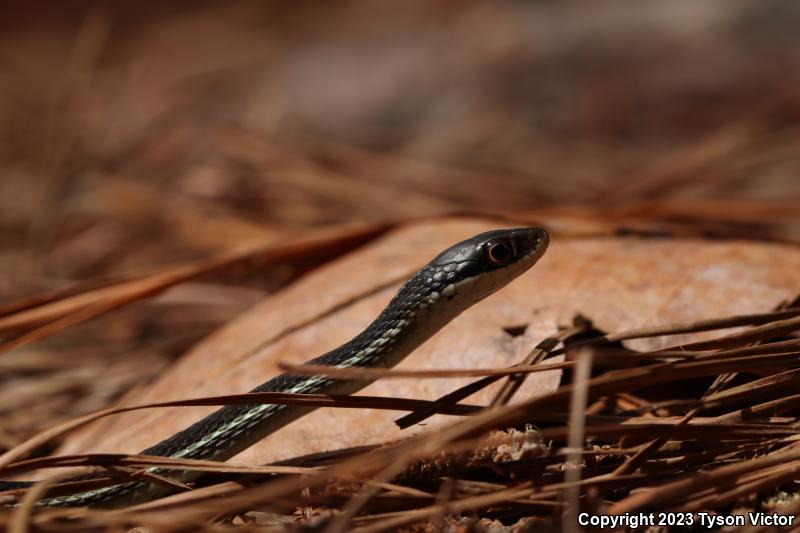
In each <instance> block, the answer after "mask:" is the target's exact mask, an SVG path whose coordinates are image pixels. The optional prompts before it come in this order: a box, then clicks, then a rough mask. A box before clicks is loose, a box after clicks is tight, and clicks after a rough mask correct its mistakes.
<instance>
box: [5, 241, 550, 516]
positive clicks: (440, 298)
mask: <svg viewBox="0 0 800 533" xmlns="http://www.w3.org/2000/svg"><path fill="white" fill-rule="evenodd" d="M548 242H549V238H548V235H547V232H546V231H544V230H542V229H539V228H516V229H506V230H495V231H489V232H486V233H482V234H480V235H476V236H475V237H472V238H471V239H467V240H465V241H462V242H460V243H458V244H455V245H454V246H451V247H450V248H448V249H446V250H445V251H443V252H442V253H440V254H439V255H438V256H436V257H435V258H434V259H433V260H432V261H431V262H430V263H428V264H427V265H425V266H424V267H423V268H422V269H421V270H420V271H419V272H417V273H416V274H414V275H413V276H412V277H411V278H410V279H409V280H408V281H406V282H405V283H404V284H403V286H402V287H401V288H400V290H399V291H398V292H397V294H396V295H395V297H394V298H393V299H392V300H391V302H390V303H389V304H388V305H387V306H386V308H385V309H384V310H383V311H382V312H381V314H380V315H379V316H378V317H377V318H376V319H375V320H374V321H373V322H372V323H371V324H370V325H369V326H368V327H367V328H366V329H365V330H364V331H362V332H361V333H359V334H358V335H357V336H356V337H355V338H353V339H352V340H350V341H349V342H346V343H345V344H343V345H341V346H339V347H338V348H336V349H334V350H332V351H330V352H328V353H326V354H324V355H321V356H319V357H317V358H315V359H312V360H310V361H308V363H309V364H315V365H331V366H337V367H376V366H383V367H387V368H388V367H392V366H394V365H396V364H397V363H399V362H400V361H402V360H403V359H404V358H405V357H406V356H407V355H408V354H409V353H411V352H412V351H413V350H414V349H415V348H417V347H418V346H419V345H420V344H422V343H423V342H425V341H426V340H427V339H429V338H430V337H431V336H432V335H433V334H434V333H436V332H437V331H438V330H439V329H441V328H442V327H443V326H444V325H445V324H447V323H448V322H449V321H450V320H452V319H453V318H455V317H456V316H458V315H459V314H461V312H463V311H464V310H465V309H467V308H468V307H470V306H471V305H472V304H474V303H476V302H478V301H480V300H482V299H483V298H485V297H486V296H488V295H490V294H492V293H493V292H495V291H497V290H498V289H499V288H501V287H503V286H505V285H506V284H508V283H509V282H510V281H512V280H513V279H514V278H516V277H517V276H519V275H520V274H522V273H523V272H525V271H526V270H528V268H530V267H531V266H533V265H534V264H535V263H536V261H537V260H538V259H539V258H540V257H541V256H542V254H543V253H544V252H545V250H546V249H547V245H548ZM369 383H371V380H345V379H331V378H327V377H324V376H296V375H290V374H282V375H279V376H276V377H274V378H272V379H270V380H268V381H266V382H265V383H263V384H261V385H259V386H258V387H256V388H255V389H253V391H252V392H291V393H321V394H353V393H355V392H358V391H359V390H361V389H362V388H364V387H366V386H367V385H368V384H369ZM314 409H315V408H314V407H309V406H299V405H274V404H251V405H228V406H225V407H223V408H221V409H219V410H217V411H215V412H214V413H212V414H210V415H208V416H207V417H205V418H203V419H202V420H200V421H198V422H196V423H194V424H192V425H191V426H189V427H188V428H186V429H184V430H183V431H180V432H178V433H176V434H175V435H173V436H171V437H169V438H167V439H165V440H163V441H161V442H159V443H158V444H156V445H155V446H152V447H150V448H148V449H146V450H144V451H143V452H141V453H142V454H143V455H156V456H164V457H176V458H184V459H210V460H220V461H221V460H226V459H228V458H230V457H233V456H234V455H236V454H238V453H239V452H241V451H243V450H245V449H246V448H248V447H250V446H252V445H253V444H255V443H256V442H258V441H259V440H261V439H263V438H264V437H266V436H267V435H269V434H271V433H273V432H275V431H277V430H278V429H280V428H281V427H283V426H285V425H286V424H289V423H290V422H292V421H294V420H297V419H298V418H300V417H302V416H304V415H306V414H308V413H309V412H311V411H313V410H314ZM149 471H150V472H153V473H156V474H159V475H162V476H169V477H171V478H173V479H177V480H179V481H181V482H188V481H192V480H193V479H196V478H197V477H198V476H199V475H200V474H199V473H196V472H190V471H167V470H164V469H159V468H151V469H149ZM12 486H19V484H15V485H11V484H7V485H6V487H5V488H10V487H12ZM3 488H4V487H3V486H2V484H0V490H2V489H3ZM167 491H168V489H166V488H165V487H164V486H163V485H155V484H153V483H150V482H148V481H133V482H125V483H122V484H119V485H114V486H110V487H104V488H99V489H94V490H91V491H87V492H82V493H78V494H73V495H68V496H59V497H53V498H49V499H46V500H43V501H42V502H41V503H42V504H43V505H46V506H97V507H118V506H122V505H129V504H133V503H140V502H144V501H148V500H151V499H154V498H156V497H159V496H161V495H163V494H164V493H166V492H167Z"/></svg>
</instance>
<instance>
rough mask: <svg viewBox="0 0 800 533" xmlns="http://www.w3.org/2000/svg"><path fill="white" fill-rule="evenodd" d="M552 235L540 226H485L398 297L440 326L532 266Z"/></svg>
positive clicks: (412, 310) (417, 276)
mask: <svg viewBox="0 0 800 533" xmlns="http://www.w3.org/2000/svg"><path fill="white" fill-rule="evenodd" d="M549 242H550V238H549V236H548V235H547V232H546V231H545V230H543V229H541V228H514V229H500V230H493V231H487V232H486V233H481V234H480V235H476V236H474V237H472V238H471V239H467V240H465V241H462V242H460V243H458V244H455V245H453V246H451V247H450V248H448V249H447V250H445V251H444V252H442V253H441V254H439V255H438V256H436V257H435V258H434V259H433V260H432V261H431V262H430V263H428V264H427V265H426V266H425V267H423V268H422V270H420V271H419V272H417V274H415V275H414V276H413V277H412V278H411V279H410V280H409V281H408V282H407V283H406V284H405V286H404V287H403V288H402V289H401V290H400V293H399V294H398V297H397V298H396V302H397V303H400V302H403V303H404V304H405V305H404V307H405V308H406V309H407V312H409V313H411V314H413V315H415V316H417V317H419V316H429V317H430V318H431V319H433V318H437V319H439V320H435V321H433V320H432V322H436V323H437V324H436V325H437V326H439V325H440V324H441V323H444V322H447V321H449V320H451V319H452V318H454V317H455V316H457V315H458V314H460V313H461V312H462V311H463V310H465V309H466V308H467V307H469V306H471V305H472V304H474V303H475V302H477V301H479V300H482V299H483V298H485V297H486V296H488V295H490V294H492V293H493V292H495V291H497V290H498V289H500V288H502V287H504V286H505V285H507V284H508V283H509V282H510V281H511V280H513V279H514V278H516V277H517V276H519V275H520V274H522V273H523V272H525V271H527V270H528V269H529V268H530V267H532V266H533V265H534V264H536V262H537V261H538V260H539V258H540V257H541V256H542V255H543V254H544V252H545V250H547V245H548V244H549Z"/></svg>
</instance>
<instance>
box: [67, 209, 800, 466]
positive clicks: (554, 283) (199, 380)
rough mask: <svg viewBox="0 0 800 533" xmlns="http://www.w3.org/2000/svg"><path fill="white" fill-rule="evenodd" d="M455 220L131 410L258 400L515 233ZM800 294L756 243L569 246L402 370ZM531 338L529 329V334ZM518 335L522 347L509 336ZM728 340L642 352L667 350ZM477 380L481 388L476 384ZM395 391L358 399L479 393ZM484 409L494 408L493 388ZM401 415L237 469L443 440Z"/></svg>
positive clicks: (340, 272)
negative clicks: (285, 365) (280, 365)
mask: <svg viewBox="0 0 800 533" xmlns="http://www.w3.org/2000/svg"><path fill="white" fill-rule="evenodd" d="M507 225H508V224H507V223H500V222H496V223H493V222H491V221H487V220H472V219H447V220H440V221H432V222H425V223H418V224H411V225H407V226H405V227H403V228H401V229H399V230H397V231H395V232H392V233H391V234H389V235H387V236H385V237H383V238H381V239H379V240H377V241H375V242H374V243H372V244H371V245H369V246H367V247H364V248H362V249H360V250H357V251H355V252H354V253H351V254H349V255H348V256H346V257H343V258H340V259H339V260H336V261H333V262H331V263H329V264H327V265H325V266H324V267H322V268H320V269H318V270H316V271H314V272H312V273H310V274H308V275H307V276H305V277H304V278H302V279H301V280H299V281H298V282H296V283H294V284H293V285H291V286H289V287H287V288H286V289H284V290H283V291H280V292H278V293H276V294H274V295H272V296H270V297H268V298H267V299H265V300H264V301H263V302H261V303H259V304H258V305H256V306H254V307H253V308H252V309H251V310H249V311H248V312H246V313H244V314H243V315H242V316H240V317H239V318H238V319H237V320H235V321H233V322H231V323H230V324H228V325H226V326H225V327H223V328H222V329H220V330H219V331H218V332H216V333H215V334H213V335H211V336H210V337H209V338H208V339H206V340H205V341H203V342H202V343H200V344H199V345H197V346H196V347H195V348H194V349H193V350H191V351H190V352H189V353H187V354H186V355H185V356H184V357H183V358H181V359H180V360H179V361H178V362H177V363H176V364H174V365H173V366H172V367H171V368H170V369H169V370H168V371H166V372H165V373H164V374H163V375H162V376H161V377H160V379H158V380H157V381H156V382H155V383H153V384H152V385H150V386H149V387H147V388H144V389H143V390H138V391H134V392H132V393H131V394H129V395H128V396H127V397H126V398H125V399H124V402H123V403H125V404H140V403H150V402H158V401H168V400H178V399H184V398H194V397H201V396H214V395H225V394H234V393H243V392H247V391H249V390H250V389H252V388H253V387H255V386H257V385H258V384H260V383H262V382H264V381H266V380H267V379H268V378H270V377H272V376H273V375H275V374H277V373H279V371H278V369H277V362H278V361H286V362H290V363H301V362H303V361H306V360H308V359H311V358H313V357H315V356H317V355H320V354H322V353H324V352H326V351H329V350H331V349H333V348H335V347H337V346H339V345H340V344H341V343H343V342H345V341H347V340H348V339H350V338H351V337H352V336H353V335H355V334H357V333H358V332H359V331H361V330H362V329H363V328H364V327H365V326H367V325H368V324H369V323H370V322H371V320H372V319H373V318H374V317H375V316H376V315H377V314H378V313H379V312H380V311H381V309H382V308H383V307H384V306H385V305H386V304H387V303H388V301H389V300H390V299H391V297H392V296H393V295H394V293H395V291H396V290H397V289H398V287H399V286H400V284H401V283H402V281H403V280H405V279H406V278H407V277H408V276H410V275H411V274H412V273H413V272H414V271H415V270H416V269H418V268H419V267H421V266H422V265H424V264H425V263H426V262H427V261H429V260H430V259H431V258H432V257H433V256H435V255H436V254H437V253H438V252H439V251H441V250H443V249H444V248H446V247H447V246H450V245H452V244H453V243H455V242H458V241H459V240H462V239H464V238H467V237H470V236H472V235H474V234H476V233H480V232H482V231H486V230H488V229H493V228H497V227H504V226H507ZM798 292H800V249H798V248H797V247H795V246H790V245H780V244H765V243H756V242H745V241H735V242H734V241H721V242H714V241H706V240H688V239H645V238H634V237H628V238H618V237H617V238H612V237H607V238H581V239H574V238H573V239H570V238H559V237H558V236H557V235H556V236H554V237H553V239H552V242H551V245H550V250H549V251H548V252H547V254H546V255H545V257H544V258H543V259H542V260H541V261H540V262H539V264H538V265H535V266H534V267H533V268H532V269H531V270H530V271H529V272H527V273H526V274H524V275H523V276H522V277H520V278H519V279H517V280H515V281H514V282H512V283H511V284H510V285H508V286H507V287H505V288H504V289H502V290H501V291H499V292H498V293H497V294H495V295H493V296H491V297H489V298H487V299H486V300H485V301H483V302H480V303H479V304H477V305H475V306H474V307H472V308H471V309H469V310H467V311H466V312H465V313H464V314H463V315H461V316H460V317H458V318H457V319H455V320H454V321H453V322H452V323H451V324H450V325H448V326H447V327H445V328H444V329H443V330H442V331H440V332H439V333H438V334H437V335H435V336H434V337H433V338H432V339H430V340H429V341H428V342H427V343H425V344H424V345H423V346H422V347H420V348H419V349H418V350H417V351H416V352H415V353H413V354H412V355H411V356H409V357H408V358H407V359H406V360H405V361H404V362H403V363H402V364H401V365H400V366H399V367H398V368H413V369H434V368H489V367H504V366H508V365H511V364H514V363H516V362H518V361H520V360H521V359H522V358H523V357H524V356H525V355H526V354H527V352H528V351H529V350H530V349H531V348H532V347H533V346H534V345H535V344H536V343H537V342H539V341H540V340H541V339H542V338H544V337H546V336H548V335H551V334H553V333H554V332H555V331H556V329H557V326H559V325H567V324H569V323H570V322H571V320H572V317H573V316H574V315H575V314H576V313H581V314H583V315H585V316H586V317H588V318H590V319H592V320H593V321H594V323H595V324H596V325H597V326H598V327H600V328H602V329H604V330H607V331H612V332H613V331H620V330H626V329H631V328H640V327H646V326H654V325H665V324H670V323H676V322H686V321H691V320H698V319H704V318H714V317H720V316H727V315H735V314H742V313H757V312H763V311H769V310H770V309H772V308H774V307H775V306H776V305H777V304H778V303H779V302H781V301H783V300H787V299H790V298H793V297H795V296H796V295H797V293H798ZM522 326H527V327H525V328H524V329H523V328H522ZM508 328H513V329H514V330H515V331H517V332H520V331H521V332H522V333H521V334H519V335H516V336H512V335H511V334H509V333H508V332H507V331H505V329H508ZM718 334H719V333H718V332H711V333H705V334H698V335H692V336H676V337H671V338H670V339H663V338H656V339H645V340H639V341H635V342H633V343H631V346H632V347H634V348H637V349H645V348H660V347H663V346H666V345H667V344H674V343H677V342H683V341H686V340H688V339H690V338H691V339H692V340H694V339H700V338H708V337H709V336H712V335H718ZM559 378H560V371H548V372H543V373H537V374H533V375H531V376H530V377H529V379H528V380H527V382H526V384H525V386H524V387H523V388H522V389H521V390H520V391H519V392H518V394H517V399H522V398H528V397H530V396H531V395H538V394H544V393H547V392H549V391H552V390H553V389H555V388H556V386H557V385H558V381H559ZM473 379H474V378H473ZM473 379H469V378H460V379H455V378H454V379H393V380H385V381H381V382H377V383H374V384H372V385H370V386H369V387H368V388H366V389H365V390H364V391H362V393H361V394H368V395H377V396H396V397H404V398H423V399H435V398H438V397H439V396H442V395H443V394H446V393H448V392H450V391H452V390H453V389H455V388H457V387H459V386H461V385H463V384H465V383H467V382H469V381H472V380H473ZM497 385H498V384H495V387H491V388H489V389H487V390H485V391H483V392H481V393H479V394H477V395H475V396H473V397H471V398H470V399H469V400H468V401H469V402H470V403H485V402H487V401H488V400H489V399H490V398H491V396H492V395H493V393H494V391H495V390H496V386H497ZM214 409H215V408H213V407H212V408H203V407H197V408H193V407H180V408H162V409H154V410H143V411H136V412H131V413H126V414H122V415H118V416H114V417H110V418H108V419H105V420H102V421H99V422H96V423H94V424H92V425H91V426H89V427H87V428H85V429H83V430H80V431H77V432H75V433H73V434H72V435H70V436H69V437H68V438H67V440H66V442H65V444H64V445H63V446H62V448H61V449H60V450H59V452H60V453H87V452H97V453H100V452H108V453H111V452H114V453H136V452H139V451H141V450H143V449H144V448H147V447H148V446H150V445H152V444H154V443H156V442H158V441H160V440H162V439H164V438H166V437H168V436H170V435H172V434H173V433H175V432H177V431H179V430H181V429H184V428H185V427H186V426H188V425H190V424H191V423H192V422H195V421H196V420H198V419H199V418H201V417H202V416H204V415H205V414H207V413H209V412H211V411H213V410H214ZM402 414H404V413H399V412H393V411H377V410H356V409H322V410H318V411H316V412H314V413H313V414H311V415H309V416H307V417H305V418H303V419H301V420H299V421H297V422H295V423H293V424H291V425H289V426H287V427H286V428H284V429H283V430H281V431H279V432H277V433H275V434H273V435H271V436H269V437H267V438H266V439H264V440H263V441H262V442H261V443H259V444H258V445H256V446H254V447H252V448H251V449H249V450H247V451H245V452H243V453H242V454H240V455H239V456H238V457H237V458H236V462H240V463H241V462H247V463H267V462H271V461H276V460H280V459H286V458H290V457H295V456H298V455H303V454H308V453H313V452H319V451H325V450H331V449H338V448H343V447H348V446H357V445H363V444H370V443H382V442H386V441H391V440H394V439H397V438H401V437H404V436H409V435H411V434H412V433H414V432H418V431H422V430H426V429H430V428H435V427H437V426H440V425H441V424H443V423H446V422H447V420H449V419H450V420H451V419H452V418H451V417H446V416H435V417H433V418H431V419H429V420H428V421H426V422H425V423H424V425H418V426H415V427H413V428H409V429H407V430H405V431H401V430H399V429H398V428H397V427H396V426H395V425H394V423H393V420H395V419H396V418H398V417H400V416H402Z"/></svg>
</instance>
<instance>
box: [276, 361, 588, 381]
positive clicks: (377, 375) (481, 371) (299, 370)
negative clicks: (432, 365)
mask: <svg viewBox="0 0 800 533" xmlns="http://www.w3.org/2000/svg"><path fill="white" fill-rule="evenodd" d="M572 365H573V363H572V362H571V361H566V362H563V363H549V364H544V365H520V366H513V367H510V368H475V369H449V370H448V369H441V370H440V369H437V370H405V369H404V370H391V369H383V368H360V367H335V366H326V365H309V364H302V365H291V364H288V363H278V367H279V368H280V369H281V370H283V371H284V372H288V373H290V374H296V375H299V376H327V377H329V378H338V379H401V378H465V377H466V378H472V377H479V376H498V377H503V376H513V375H516V374H531V373H535V372H547V371H549V370H559V369H562V368H567V367H571V366H572Z"/></svg>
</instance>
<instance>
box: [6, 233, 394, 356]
mask: <svg viewBox="0 0 800 533" xmlns="http://www.w3.org/2000/svg"><path fill="white" fill-rule="evenodd" d="M390 227H391V226H390V225H387V224H371V225H356V226H346V227H342V228H334V229H329V230H320V231H316V232H312V233H310V234H308V235H305V236H301V237H295V238H292V239H291V241H290V242H284V243H280V244H271V245H267V246H260V247H250V248H248V249H245V250H240V251H232V252H229V253H227V254H224V255H222V256H220V257H217V258H213V259H208V260H204V261H200V262H197V263H194V264H189V265H185V266H180V267H175V268H172V269H169V270H165V271H163V272H159V273H155V274H151V275H148V276H143V277H139V278H135V279H130V280H121V281H117V282H108V283H107V284H105V285H103V286H100V287H95V286H89V287H88V288H87V289H86V290H80V289H79V288H73V289H71V290H69V291H64V292H63V293H61V294H59V295H56V296H50V297H41V298H39V299H34V300H33V301H31V302H29V303H25V304H24V305H13V304H12V305H10V306H8V307H7V308H6V309H4V310H2V312H1V313H0V334H3V333H5V334H10V333H15V332H17V331H19V330H23V331H25V333H24V334H22V335H18V336H17V337H15V338H13V339H12V340H10V341H6V342H4V343H3V344H0V351H8V350H10V349H12V348H18V347H20V346H23V345H25V344H28V343H31V342H34V341H37V340H41V339H43V338H45V337H48V336H50V335H53V334H55V333H58V332H60V331H62V330H64V329H66V328H68V327H70V326H73V325H75V324H77V323H80V322H83V321H86V320H89V319H92V318H95V317H97V316H100V315H102V314H104V313H107V312H109V311H112V310H115V309H119V308H121V307H124V306H126V305H130V304H132V303H135V302H139V301H141V300H143V299H145V298H149V297H152V296H154V295H157V294H160V293H161V292H163V291H165V290H166V289H168V288H170V287H173V286H175V285H177V284H179V283H183V282H186V281H188V280H190V279H193V278H196V277H198V276H201V275H205V274H209V273H213V272H217V271H220V270H222V269H226V268H230V267H232V266H235V265H237V264H241V263H243V262H247V261H253V260H258V261H259V262H261V263H263V264H264V265H270V264H279V263H283V262H287V261H291V260H297V259H299V258H308V257H310V256H315V255H325V254H329V253H330V252H331V251H338V252H339V253H342V252H344V251H347V250H349V249H352V248H353V247H355V246H357V245H359V244H362V243H364V242H366V241H368V240H370V239H372V238H374V237H376V236H378V235H380V234H381V233H384V232H385V231H387V230H388V229H389V228H390Z"/></svg>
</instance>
